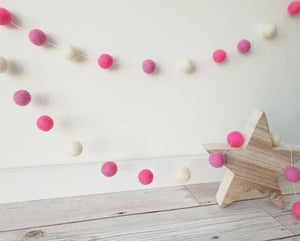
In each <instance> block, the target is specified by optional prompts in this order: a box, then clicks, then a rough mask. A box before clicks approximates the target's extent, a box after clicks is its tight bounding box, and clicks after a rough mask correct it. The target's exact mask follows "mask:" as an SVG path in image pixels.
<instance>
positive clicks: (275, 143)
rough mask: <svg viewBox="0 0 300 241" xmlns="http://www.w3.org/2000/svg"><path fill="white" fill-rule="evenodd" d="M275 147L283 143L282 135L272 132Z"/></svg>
mask: <svg viewBox="0 0 300 241" xmlns="http://www.w3.org/2000/svg"><path fill="white" fill-rule="evenodd" d="M271 137H272V142H273V146H278V145H279V144H280V142H281V138H280V135H279V134H278V133H277V132H271Z"/></svg>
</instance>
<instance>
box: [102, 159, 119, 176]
mask: <svg viewBox="0 0 300 241" xmlns="http://www.w3.org/2000/svg"><path fill="white" fill-rule="evenodd" d="M117 171H118V166H117V165H116V163H114V162H105V163H104V164H103V165H102V168H101V172H102V174H103V175H104V176H106V177H112V176H114V175H115V174H116V173H117Z"/></svg>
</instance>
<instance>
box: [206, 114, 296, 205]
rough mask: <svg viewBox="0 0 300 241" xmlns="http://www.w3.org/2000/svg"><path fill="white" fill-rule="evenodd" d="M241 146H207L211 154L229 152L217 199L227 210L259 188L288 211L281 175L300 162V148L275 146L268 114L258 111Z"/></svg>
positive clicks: (248, 125)
mask: <svg viewBox="0 0 300 241" xmlns="http://www.w3.org/2000/svg"><path fill="white" fill-rule="evenodd" d="M244 138H245V142H244V144H243V145H242V146H241V147H236V148H235V147H230V148H228V144H227V143H226V144H225V143H224V144H204V145H203V146H204V148H205V150H206V151H207V152H208V153H210V154H211V153H213V152H225V158H226V162H225V166H226V167H227V170H226V173H225V175H224V177H223V180H222V182H221V184H220V186H219V189H218V192H217V195H216V200H217V202H218V204H219V206H220V207H226V206H228V205H229V204H231V203H232V202H234V201H236V200H238V199H239V198H240V197H242V196H243V195H244V194H246V193H247V192H249V191H251V190H253V189H257V190H258V191H259V192H260V193H261V194H262V195H263V196H265V197H267V198H269V199H270V200H271V201H272V202H273V203H274V204H275V205H277V206H278V207H280V208H284V206H285V204H284V199H283V197H282V194H281V191H280V186H279V182H278V175H279V174H281V173H283V171H284V170H285V169H286V168H287V167H290V166H291V150H292V153H293V163H295V162H297V161H298V160H300V146H292V145H290V146H285V145H282V144H280V145H278V146H273V143H272V137H271V134H270V130H269V125H268V121H267V118H266V114H265V113H264V112H262V111H259V110H255V111H254V112H253V114H252V116H251V118H250V120H249V122H248V124H247V126H246V128H245V131H244Z"/></svg>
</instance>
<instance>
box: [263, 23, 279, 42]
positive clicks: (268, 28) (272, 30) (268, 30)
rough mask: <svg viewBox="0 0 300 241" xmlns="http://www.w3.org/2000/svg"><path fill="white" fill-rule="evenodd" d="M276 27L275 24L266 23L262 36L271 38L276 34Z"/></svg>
mask: <svg viewBox="0 0 300 241" xmlns="http://www.w3.org/2000/svg"><path fill="white" fill-rule="evenodd" d="M276 33H277V27H276V25H275V24H266V25H265V26H264V28H263V37H264V38H266V39H272V38H274V37H275V36H276Z"/></svg>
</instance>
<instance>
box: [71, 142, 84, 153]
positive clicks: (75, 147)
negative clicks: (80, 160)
mask: <svg viewBox="0 0 300 241" xmlns="http://www.w3.org/2000/svg"><path fill="white" fill-rule="evenodd" d="M81 152H82V144H81V143H80V142H79V141H73V142H72V143H71V144H70V146H69V149H68V153H69V155H70V156H79V155H80V153H81Z"/></svg>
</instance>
